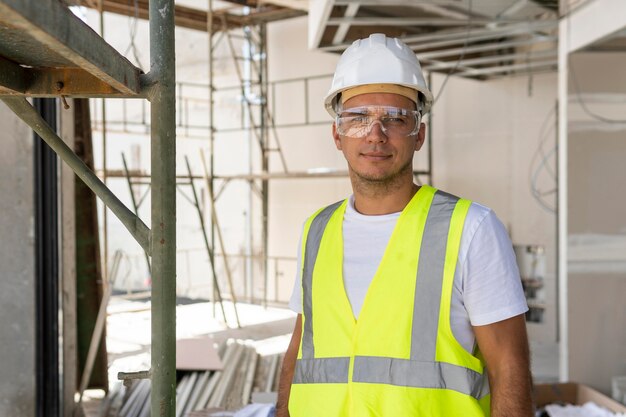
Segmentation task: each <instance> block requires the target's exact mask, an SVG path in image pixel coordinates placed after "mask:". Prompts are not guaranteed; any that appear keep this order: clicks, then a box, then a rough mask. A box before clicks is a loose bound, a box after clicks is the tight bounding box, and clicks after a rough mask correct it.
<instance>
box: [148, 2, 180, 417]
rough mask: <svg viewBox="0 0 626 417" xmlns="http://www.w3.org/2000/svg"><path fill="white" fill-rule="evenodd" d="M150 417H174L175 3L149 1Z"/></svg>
mask: <svg viewBox="0 0 626 417" xmlns="http://www.w3.org/2000/svg"><path fill="white" fill-rule="evenodd" d="M150 77H151V79H152V80H153V81H154V82H155V84H154V86H153V90H152V91H151V94H150V101H151V116H150V117H151V132H150V133H151V142H152V145H151V160H152V164H151V165H152V168H151V170H152V242H151V246H152V358H151V361H152V363H151V378H152V396H151V416H152V417H173V416H174V415H175V413H176V110H175V109H176V93H175V88H176V85H175V82H176V71H175V58H174V0H151V1H150Z"/></svg>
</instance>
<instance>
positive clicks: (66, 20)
mask: <svg viewBox="0 0 626 417" xmlns="http://www.w3.org/2000/svg"><path fill="white" fill-rule="evenodd" d="M0 23H4V24H6V25H7V26H10V27H13V28H15V29H16V30H18V31H20V32H22V34H23V35H24V36H29V37H31V38H33V39H35V40H36V41H37V42H38V43H40V44H41V45H43V46H45V47H47V48H48V49H50V50H51V51H54V52H55V53H56V54H58V55H60V56H62V57H64V58H65V59H67V60H68V61H70V62H72V63H74V64H75V65H76V66H78V67H80V68H82V69H84V70H86V71H87V72H89V73H91V74H92V75H94V76H95V77H97V78H98V79H100V80H102V81H104V82H105V83H107V84H109V85H111V86H112V87H113V88H115V89H116V90H118V91H120V92H122V93H125V94H131V95H132V94H138V93H139V91H140V83H139V74H140V72H141V70H139V69H138V68H136V67H135V66H134V65H132V64H131V63H130V61H128V60H127V59H126V58H124V57H123V56H122V55H121V54H120V53H119V52H117V51H116V50H115V49H114V48H113V47H112V46H111V45H109V44H108V43H106V42H105V41H104V40H103V39H102V38H101V37H100V36H99V35H98V34H97V33H96V32H94V31H93V30H92V29H91V28H90V27H89V26H88V25H87V24H85V23H84V22H83V21H81V20H80V19H79V18H78V17H76V16H74V14H73V13H72V12H71V11H70V10H69V9H68V8H67V7H65V6H64V5H62V4H61V2H60V1H58V0H0ZM1 41H2V40H0V42H1Z"/></svg>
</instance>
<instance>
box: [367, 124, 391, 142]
mask: <svg viewBox="0 0 626 417" xmlns="http://www.w3.org/2000/svg"><path fill="white" fill-rule="evenodd" d="M367 140H368V142H386V141H387V135H386V134H385V131H384V130H383V124H382V122H381V121H380V120H378V119H376V120H374V121H373V122H372V123H371V124H370V128H369V132H368V133H367Z"/></svg>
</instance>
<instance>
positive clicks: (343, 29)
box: [330, 3, 359, 45]
mask: <svg viewBox="0 0 626 417" xmlns="http://www.w3.org/2000/svg"><path fill="white" fill-rule="evenodd" d="M358 11H359V4H358V3H353V4H349V5H348V7H346V11H345V13H344V17H346V18H353V17H354V16H356V14H357V13H358ZM330 20H332V19H330ZM348 30H350V23H349V22H345V23H341V24H340V25H339V27H338V28H337V32H335V36H334V37H333V41H332V43H333V45H337V44H340V43H342V42H343V41H344V40H345V38H346V34H347V33H348Z"/></svg>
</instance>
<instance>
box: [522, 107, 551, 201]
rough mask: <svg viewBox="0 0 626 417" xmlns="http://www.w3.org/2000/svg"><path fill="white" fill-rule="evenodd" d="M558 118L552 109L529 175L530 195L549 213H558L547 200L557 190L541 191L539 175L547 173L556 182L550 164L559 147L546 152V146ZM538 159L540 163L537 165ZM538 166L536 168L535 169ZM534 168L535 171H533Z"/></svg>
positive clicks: (540, 133)
mask: <svg viewBox="0 0 626 417" xmlns="http://www.w3.org/2000/svg"><path fill="white" fill-rule="evenodd" d="M555 117H556V110H555V108H552V109H551V110H550V111H549V112H548V113H547V114H546V117H545V118H544V121H543V123H542V125H541V129H540V130H539V143H538V145H537V149H536V150H535V152H534V154H533V158H532V160H531V162H530V167H529V173H528V174H529V175H528V183H529V187H530V193H531V195H532V197H533V198H534V199H535V200H536V201H537V203H539V205H540V206H541V207H542V208H543V209H544V210H546V211H548V212H549V213H556V207H554V206H553V205H551V204H550V203H549V202H547V201H546V200H545V197H546V196H549V195H552V194H554V193H556V191H557V188H556V187H554V188H552V189H549V190H540V189H539V187H538V185H537V182H538V181H539V175H540V174H541V173H542V172H544V171H545V172H547V173H548V174H549V175H550V178H551V179H552V180H553V181H554V182H556V173H555V171H554V170H553V169H552V167H551V166H550V164H549V159H550V158H551V157H552V156H553V155H554V154H555V153H556V151H557V147H556V145H555V146H553V147H552V148H551V149H550V150H549V151H547V152H546V151H545V149H544V144H545V143H546V141H547V140H548V138H550V135H551V133H553V132H554V131H555V127H554V118H555ZM538 158H541V159H540V160H539V163H538V164H536V161H537V159H538ZM535 165H537V166H536V168H534V167H535ZM533 168H534V169H533Z"/></svg>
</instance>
